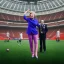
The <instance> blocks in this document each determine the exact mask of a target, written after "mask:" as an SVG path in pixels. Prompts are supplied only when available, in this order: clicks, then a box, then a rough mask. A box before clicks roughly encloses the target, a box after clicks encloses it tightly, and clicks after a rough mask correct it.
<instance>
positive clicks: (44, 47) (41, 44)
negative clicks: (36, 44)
mask: <svg viewBox="0 0 64 64" xmlns="http://www.w3.org/2000/svg"><path fill="white" fill-rule="evenodd" d="M45 41H46V38H45V34H41V35H40V52H42V49H43V50H44V51H46V42H45Z"/></svg>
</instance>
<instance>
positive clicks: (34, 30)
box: [24, 10, 39, 58]
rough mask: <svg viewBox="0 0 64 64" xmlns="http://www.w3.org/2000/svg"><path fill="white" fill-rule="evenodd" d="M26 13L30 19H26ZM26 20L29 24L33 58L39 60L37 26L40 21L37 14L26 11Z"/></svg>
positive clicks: (28, 32)
mask: <svg viewBox="0 0 64 64" xmlns="http://www.w3.org/2000/svg"><path fill="white" fill-rule="evenodd" d="M26 13H29V18H27V17H26ZM24 19H25V20H26V21H27V22H28V28H27V34H28V38H29V44H30V50H31V53H32V58H34V57H36V58H38V31H37V28H36V26H39V24H38V20H37V19H36V18H35V12H33V11H29V10H27V11H25V13H24ZM33 41H34V43H33Z"/></svg>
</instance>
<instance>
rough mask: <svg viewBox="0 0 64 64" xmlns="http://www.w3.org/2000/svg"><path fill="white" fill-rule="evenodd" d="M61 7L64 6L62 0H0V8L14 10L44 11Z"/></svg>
mask: <svg viewBox="0 0 64 64" xmlns="http://www.w3.org/2000/svg"><path fill="white" fill-rule="evenodd" d="M61 7H63V8H64V0H0V8H2V9H6V10H11V11H15V12H24V11H26V10H27V9H30V10H31V11H35V12H41V11H42V12H44V11H49V10H54V9H58V8H61Z"/></svg>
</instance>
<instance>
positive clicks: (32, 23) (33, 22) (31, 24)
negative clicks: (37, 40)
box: [24, 15, 39, 35]
mask: <svg viewBox="0 0 64 64" xmlns="http://www.w3.org/2000/svg"><path fill="white" fill-rule="evenodd" d="M24 19H25V20H26V21H27V22H28V28H27V34H28V35H30V34H31V33H32V34H34V35H36V34H38V30H37V28H36V26H39V23H38V20H37V19H36V18H34V19H32V18H27V17H26V16H25V15H24Z"/></svg>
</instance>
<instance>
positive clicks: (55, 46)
mask: <svg viewBox="0 0 64 64" xmlns="http://www.w3.org/2000/svg"><path fill="white" fill-rule="evenodd" d="M38 44H39V43H38ZM7 48H9V49H10V51H9V52H7V51H6V49H7ZM46 49H47V50H46V53H43V52H42V53H40V52H39V51H38V56H39V58H38V59H36V58H31V52H30V47H29V41H28V40H22V42H21V44H19V45H18V43H17V41H16V40H11V41H10V42H4V41H0V64H64V40H61V41H60V42H56V41H55V40H47V41H46Z"/></svg>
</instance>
